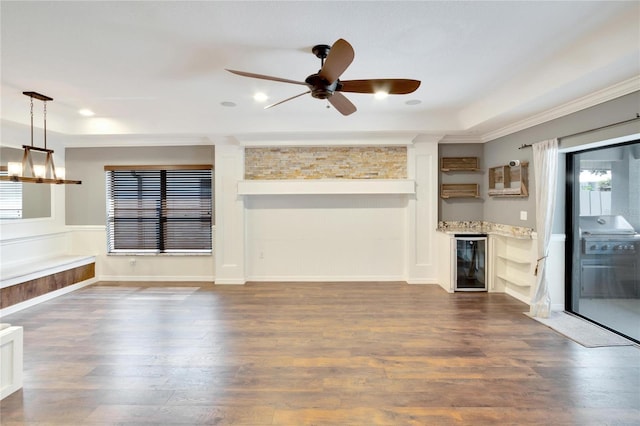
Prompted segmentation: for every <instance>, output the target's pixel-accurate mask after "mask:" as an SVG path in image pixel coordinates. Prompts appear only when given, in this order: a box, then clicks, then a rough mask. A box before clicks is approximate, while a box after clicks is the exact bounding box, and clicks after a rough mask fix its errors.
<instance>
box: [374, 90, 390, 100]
mask: <svg viewBox="0 0 640 426" xmlns="http://www.w3.org/2000/svg"><path fill="white" fill-rule="evenodd" d="M373 96H375V98H376V99H384V98H386V97H387V96H389V93H388V92H385V91H384V90H380V91H377V92H376V93H375V94H374V95H373Z"/></svg>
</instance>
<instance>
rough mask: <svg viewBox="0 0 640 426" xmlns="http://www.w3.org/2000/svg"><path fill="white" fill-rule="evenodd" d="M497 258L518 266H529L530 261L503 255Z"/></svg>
mask: <svg viewBox="0 0 640 426" xmlns="http://www.w3.org/2000/svg"><path fill="white" fill-rule="evenodd" d="M498 258H499V259H502V260H506V261H508V262H513V263H517V264H519V265H531V259H525V258H524V257H516V256H512V255H509V256H506V255H503V254H498Z"/></svg>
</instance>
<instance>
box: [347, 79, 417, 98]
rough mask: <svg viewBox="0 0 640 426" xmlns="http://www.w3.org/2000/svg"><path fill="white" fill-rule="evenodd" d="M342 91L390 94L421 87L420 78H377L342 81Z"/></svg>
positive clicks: (404, 93) (411, 90)
mask: <svg viewBox="0 0 640 426" xmlns="http://www.w3.org/2000/svg"><path fill="white" fill-rule="evenodd" d="M340 83H342V87H340V89H338V90H340V91H341V92H352V93H376V92H379V91H382V92H387V93H388V94H390V95H406V94H407V93H411V92H414V91H415V90H416V89H417V88H418V87H420V81H419V80H407V79H404V78H377V79H371V80H346V81H341V82H340Z"/></svg>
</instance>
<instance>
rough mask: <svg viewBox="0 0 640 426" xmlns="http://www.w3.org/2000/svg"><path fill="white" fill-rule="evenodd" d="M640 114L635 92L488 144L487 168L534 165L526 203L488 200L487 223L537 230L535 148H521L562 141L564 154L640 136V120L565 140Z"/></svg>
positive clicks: (558, 226) (560, 209)
mask: <svg viewBox="0 0 640 426" xmlns="http://www.w3.org/2000/svg"><path fill="white" fill-rule="evenodd" d="M638 112H640V92H634V93H631V94H629V95H625V96H622V97H619V98H616V99H613V100H611V101H608V102H605V103H602V104H599V105H596V106H594V107H591V108H587V109H584V110H582V111H578V112H576V113H573V114H570V115H567V116H565V117H561V118H558V119H556V120H552V121H549V122H546V123H543V124H540V125H538V126H534V127H531V128H528V129H526V130H522V131H520V132H517V133H513V134H511V135H508V136H505V137H502V138H499V139H496V140H493V141H491V142H487V143H486V144H484V159H485V160H484V164H485V166H486V167H493V166H497V165H501V164H506V163H507V162H508V161H509V160H512V159H518V160H521V161H522V160H528V161H529V162H530V166H529V169H530V170H529V194H530V195H529V197H528V198H525V199H520V198H491V197H486V198H485V202H484V213H483V215H484V220H486V221H488V222H495V223H503V224H507V225H515V226H526V227H530V228H534V229H535V227H536V226H535V216H536V215H535V178H534V172H533V161H532V159H533V157H532V150H531V148H525V149H520V150H519V149H518V147H520V146H521V145H522V144H531V143H536V142H539V141H542V140H545V139H552V138H556V137H559V138H561V141H560V149H561V150H562V149H569V148H571V149H574V148H576V147H578V146H582V145H585V144H589V143H593V142H597V141H602V140H607V139H610V138H613V137H618V136H624V135H629V134H632V133H637V132H640V120H636V121H635V122H633V123H631V124H628V125H624V126H617V127H613V128H609V129H605V130H601V131H597V132H589V133H586V134H583V135H580V136H575V137H566V138H563V136H567V135H571V134H573V133H578V132H584V131H587V130H591V129H595V128H598V127H601V126H607V125H609V124H612V123H615V122H618V121H623V120H628V119H630V118H633V117H635V116H636V114H637V113H638ZM564 157H565V156H564V155H561V156H560V162H559V169H560V174H559V179H558V183H559V186H558V197H557V199H556V206H557V208H556V215H555V222H554V232H558V233H562V232H564V207H565V206H564V200H565V196H564V193H565V191H564V185H565V175H564V166H565V163H564ZM521 210H526V211H527V212H528V220H526V221H521V220H520V211H521Z"/></svg>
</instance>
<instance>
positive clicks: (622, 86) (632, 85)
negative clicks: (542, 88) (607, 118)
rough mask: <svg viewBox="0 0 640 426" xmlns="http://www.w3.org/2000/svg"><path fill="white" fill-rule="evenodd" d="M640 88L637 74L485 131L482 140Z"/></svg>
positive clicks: (533, 124)
mask: <svg viewBox="0 0 640 426" xmlns="http://www.w3.org/2000/svg"><path fill="white" fill-rule="evenodd" d="M639 90H640V76H635V77H632V78H630V79H628V80H625V81H622V82H620V83H618V84H614V85H613V86H609V87H607V88H605V89H602V90H598V91H597V92H594V93H591V94H589V95H586V96H583V97H581V98H578V99H575V100H573V101H570V102H567V103H565V104H563V105H560V106H557V107H555V108H551V109H549V110H547V111H544V112H542V113H539V114H536V115H533V116H531V117H528V118H526V119H524V120H521V121H517V122H515V123H512V124H509V125H507V126H504V127H502V128H500V129H497V130H494V131H491V132H488V133H485V134H483V135H482V141H483V142H489V141H492V140H494V139H498V138H501V137H503V136H507V135H510V134H512V133H515V132H519V131H521V130H524V129H528V128H529V127H533V126H537V125H538V124H542V123H546V122H547V121H551V120H555V119H556V118H560V117H564V116H566V115H569V114H573V113H574V112H578V111H581V110H583V109H587V108H590V107H592V106H595V105H598V104H601V103H603V102H607V101H610V100H612V99H615V98H619V97H621V96H624V95H628V94H629V93H633V92H637V91H639Z"/></svg>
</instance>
